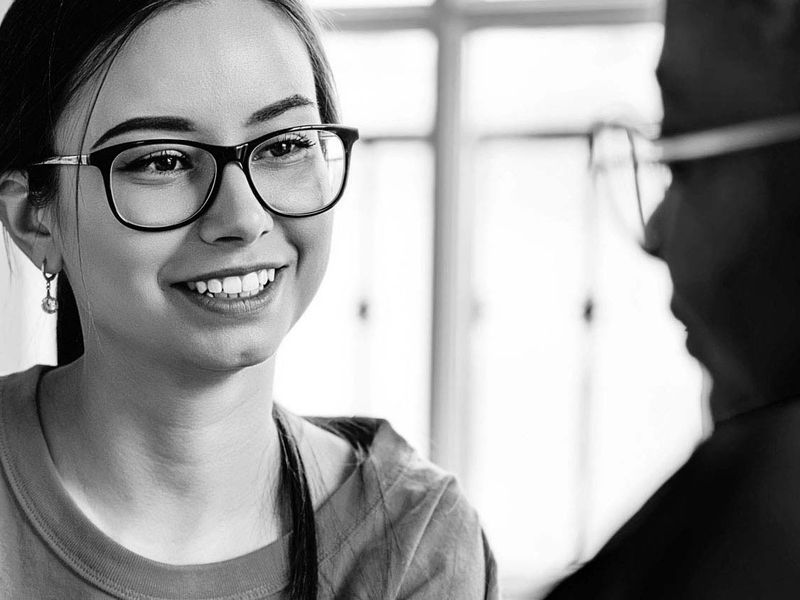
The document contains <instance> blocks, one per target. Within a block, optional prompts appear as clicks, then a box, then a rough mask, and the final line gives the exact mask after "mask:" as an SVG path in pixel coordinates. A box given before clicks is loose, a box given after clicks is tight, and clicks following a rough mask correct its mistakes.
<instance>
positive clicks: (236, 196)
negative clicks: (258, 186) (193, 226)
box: [199, 162, 275, 246]
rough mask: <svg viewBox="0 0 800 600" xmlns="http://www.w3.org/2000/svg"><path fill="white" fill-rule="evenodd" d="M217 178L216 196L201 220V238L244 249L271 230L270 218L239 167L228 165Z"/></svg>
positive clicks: (208, 241) (271, 221)
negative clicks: (236, 245)
mask: <svg viewBox="0 0 800 600" xmlns="http://www.w3.org/2000/svg"><path fill="white" fill-rule="evenodd" d="M219 176H220V177H221V180H220V182H219V186H218V188H217V192H216V194H217V196H216V198H212V204H211V206H210V207H209V209H208V211H207V212H206V213H205V214H204V215H203V216H202V218H201V219H200V227H199V229H200V237H201V238H202V239H203V240H204V241H205V242H207V243H209V244H219V243H234V244H240V245H243V246H247V245H250V244H252V243H253V242H255V241H256V240H257V239H259V238H260V237H261V236H262V235H265V234H267V233H269V232H270V231H272V229H273V228H274V227H275V222H274V221H273V219H272V215H271V214H270V213H269V212H268V211H266V210H265V209H264V208H263V207H262V206H261V204H260V203H259V201H258V199H256V197H255V196H254V195H253V191H252V190H251V189H250V185H249V183H248V182H247V177H246V176H245V174H244V171H243V170H242V167H241V165H239V163H237V162H229V163H228V164H227V165H225V167H224V168H223V170H222V173H221V174H220V175H219Z"/></svg>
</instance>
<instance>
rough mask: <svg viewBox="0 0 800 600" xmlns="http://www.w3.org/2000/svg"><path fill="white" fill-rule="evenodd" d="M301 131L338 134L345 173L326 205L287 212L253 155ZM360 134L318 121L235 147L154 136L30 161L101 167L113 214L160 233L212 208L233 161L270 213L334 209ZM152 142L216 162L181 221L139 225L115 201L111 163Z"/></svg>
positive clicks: (141, 228) (132, 225) (292, 215)
mask: <svg viewBox="0 0 800 600" xmlns="http://www.w3.org/2000/svg"><path fill="white" fill-rule="evenodd" d="M302 131H325V132H329V133H333V134H334V135H336V136H337V137H338V138H339V139H340V140H341V141H342V145H343V147H344V172H343V174H342V183H341V186H340V188H339V191H338V193H337V194H336V196H335V197H334V198H333V200H331V202H329V203H328V204H326V205H325V206H323V207H322V208H319V209H317V210H313V211H308V212H304V213H287V212H285V211H281V210H278V209H276V208H274V207H273V206H270V204H269V203H268V202H267V201H266V200H265V199H264V198H263V197H262V196H261V194H260V193H259V192H258V189H257V188H256V186H255V183H254V182H253V178H252V176H251V174H250V157H251V155H252V153H253V150H254V149H255V148H257V147H258V146H259V145H260V144H261V143H263V142H265V141H267V140H269V139H271V138H274V137H279V136H282V135H287V134H291V133H297V132H302ZM358 137H359V133H358V129H356V128H355V127H348V126H345V125H339V124H329V123H325V124H318V125H299V126H296V127H288V128H285V129H279V130H277V131H272V132H270V133H267V134H265V135H262V136H259V137H257V138H255V139H252V140H249V141H247V142H243V143H241V144H236V145H234V146H217V145H214V144H205V143H203V142H196V141H193V140H185V139H174V138H154V139H147V140H136V141H133V142H125V143H122V144H115V145H113V146H108V147H107V148H102V149H101V150H95V151H94V152H90V153H88V154H73V155H63V156H51V157H49V158H46V159H44V160H41V161H38V162H35V163H31V165H29V166H30V167H47V166H92V167H97V168H98V169H100V173H101V175H102V177H103V183H104V184H105V189H106V200H107V201H108V206H109V208H110V209H111V212H112V213H113V215H114V217H115V218H116V219H117V221H119V222H120V223H122V224H123V225H124V226H125V227H128V228H130V229H135V230H136V231H149V232H159V231H170V230H172V229H179V228H181V227H184V226H186V225H189V224H190V223H192V222H194V221H196V220H197V219H199V218H200V217H201V216H202V215H203V214H204V213H205V212H206V211H208V209H209V208H211V206H212V205H213V204H214V201H215V200H216V197H217V192H218V191H219V186H220V183H221V181H222V178H221V177H220V176H219V175H220V173H222V172H223V169H224V168H225V166H226V165H228V164H229V163H231V162H233V163H236V164H238V165H239V167H240V168H241V169H242V171H243V172H244V174H245V177H246V179H247V183H248V184H249V185H250V189H251V191H252V192H253V195H254V196H255V197H256V199H257V200H258V202H259V204H261V206H262V207H263V208H264V209H265V210H268V211H269V212H270V213H272V214H274V215H277V216H280V217H286V218H290V219H299V218H304V217H313V216H314V215H318V214H320V213H323V212H326V211H328V210H330V209H331V208H333V207H334V206H335V205H336V203H337V202H339V200H340V199H341V197H342V195H343V194H344V190H345V188H346V187H347V179H348V175H349V172H350V156H351V150H352V148H353V144H354V143H355V142H356V140H358ZM152 144H180V145H182V146H190V147H193V148H199V149H201V150H205V151H206V152H208V153H209V154H210V155H211V156H212V157H213V158H214V161H215V165H216V170H215V173H214V180H213V182H212V183H211V185H210V186H209V191H208V194H207V196H206V198H205V200H203V202H202V204H201V205H200V206H199V208H198V209H197V210H196V211H195V212H194V213H193V214H192V215H190V216H189V217H187V218H185V219H183V220H181V221H180V222H178V223H174V224H171V225H155V226H150V225H140V224H137V223H132V222H130V221H128V220H127V219H125V218H124V217H123V216H122V215H121V214H120V213H119V211H118V209H117V206H116V204H115V203H114V195H113V192H112V185H111V165H112V164H113V163H114V161H115V160H116V158H117V156H119V154H121V153H122V152H125V151H126V150H130V149H131V148H136V147H138V146H146V145H152Z"/></svg>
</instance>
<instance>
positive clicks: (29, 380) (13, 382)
mask: <svg viewBox="0 0 800 600" xmlns="http://www.w3.org/2000/svg"><path fill="white" fill-rule="evenodd" d="M49 368H50V367H47V366H45V365H34V366H32V367H30V368H28V369H25V370H24V371H16V372H14V373H7V374H5V375H0V402H12V401H14V400H15V399H17V400H33V399H34V396H35V394H36V386H37V385H38V383H39V379H40V378H41V376H42V374H43V373H44V372H45V371H46V370H47V369H49Z"/></svg>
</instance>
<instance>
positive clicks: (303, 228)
mask: <svg viewBox="0 0 800 600" xmlns="http://www.w3.org/2000/svg"><path fill="white" fill-rule="evenodd" d="M332 230H333V215H332V213H331V212H330V211H329V212H327V213H323V214H321V215H317V216H316V217H309V218H307V219H298V220H297V221H295V222H294V223H292V224H291V227H290V228H289V231H288V232H287V233H288V238H289V241H290V243H291V244H292V245H293V246H294V247H295V248H296V249H297V277H298V282H299V284H300V286H301V292H302V294H303V296H304V297H303V300H304V302H303V304H304V306H303V308H305V306H307V305H308V302H310V301H311V298H312V297H313V296H314V294H315V293H316V292H317V289H318V288H319V286H320V283H321V282H322V278H323V277H324V275H325V270H326V268H327V266H328V258H329V256H330V247H331V235H332Z"/></svg>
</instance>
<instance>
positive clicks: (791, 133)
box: [650, 115, 800, 163]
mask: <svg viewBox="0 0 800 600" xmlns="http://www.w3.org/2000/svg"><path fill="white" fill-rule="evenodd" d="M796 139H800V117H798V116H797V115H792V116H788V117H779V118H773V119H765V120H761V121H753V122H751V123H744V124H742V125H730V126H726V127H720V128H717V129H711V130H709V131H701V132H698V133H686V134H682V135H677V136H674V137H666V138H662V139H660V140H656V141H655V142H654V145H653V153H654V156H652V157H650V158H652V159H655V160H658V161H661V162H667V163H668V162H675V161H683V160H694V159H699V158H710V157H713V156H720V155H722V154H729V153H731V152H738V151H742V150H752V149H755V148H761V147H764V146H769V145H771V144H777V143H780V142H788V141H792V140H796Z"/></svg>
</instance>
